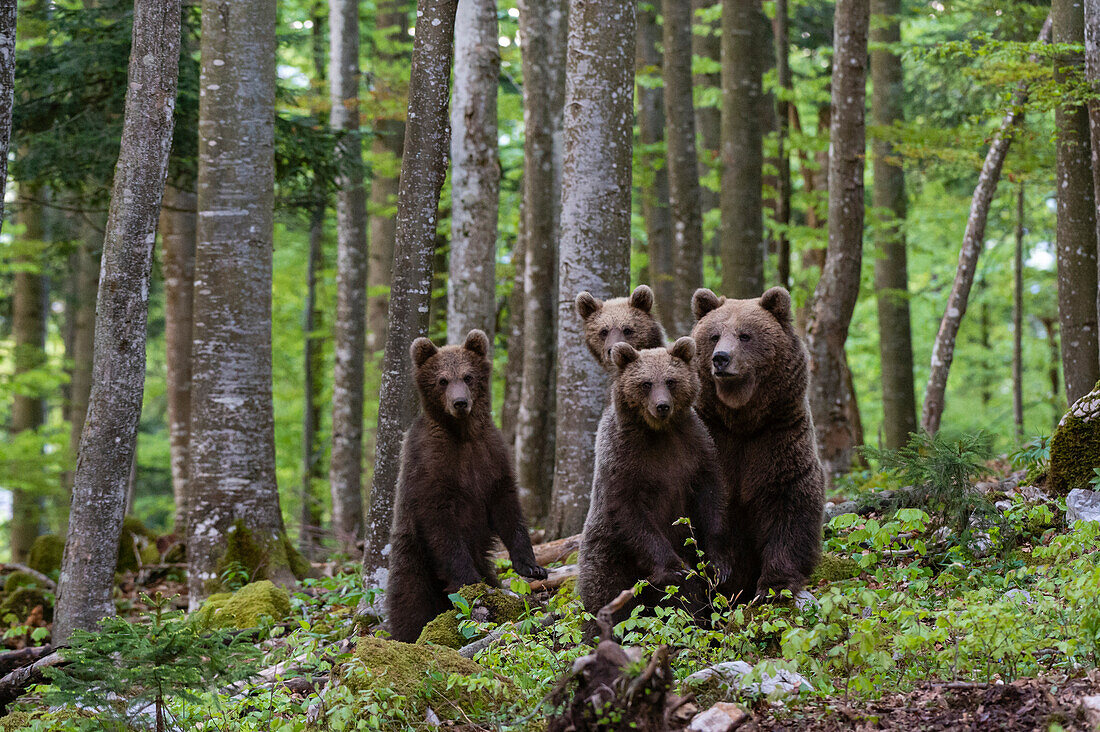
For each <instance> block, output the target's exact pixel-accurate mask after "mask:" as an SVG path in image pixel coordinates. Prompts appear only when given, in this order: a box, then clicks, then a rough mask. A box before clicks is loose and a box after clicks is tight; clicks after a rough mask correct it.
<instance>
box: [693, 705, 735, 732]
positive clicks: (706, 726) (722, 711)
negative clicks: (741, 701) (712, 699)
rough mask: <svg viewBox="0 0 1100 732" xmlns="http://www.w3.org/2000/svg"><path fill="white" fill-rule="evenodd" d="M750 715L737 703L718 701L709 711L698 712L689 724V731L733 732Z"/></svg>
mask: <svg viewBox="0 0 1100 732" xmlns="http://www.w3.org/2000/svg"><path fill="white" fill-rule="evenodd" d="M748 717H749V715H748V712H746V711H745V710H744V709H742V708H741V707H739V706H737V705H736V704H730V703H729V702H718V703H717V704H715V705H714V706H713V707H711V708H710V709H708V710H707V711H705V712H700V713H699V714H696V715H695V717H693V718H692V720H691V724H689V725H688V732H731V730H735V729H737V727H738V726H740V725H741V723H742V722H744V721H745V720H746V719H748Z"/></svg>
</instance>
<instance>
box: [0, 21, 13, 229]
mask: <svg viewBox="0 0 1100 732" xmlns="http://www.w3.org/2000/svg"><path fill="white" fill-rule="evenodd" d="M14 105H15V0H9V1H8V2H5V3H2V4H0V230H2V229H3V228H4V192H5V190H6V188H7V182H8V148H9V146H10V145H11V114H12V109H13V107H14Z"/></svg>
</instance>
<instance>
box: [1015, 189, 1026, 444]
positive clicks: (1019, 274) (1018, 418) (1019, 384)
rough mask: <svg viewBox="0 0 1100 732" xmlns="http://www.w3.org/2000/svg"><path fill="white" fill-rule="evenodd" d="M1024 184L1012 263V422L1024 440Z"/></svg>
mask: <svg viewBox="0 0 1100 732" xmlns="http://www.w3.org/2000/svg"><path fill="white" fill-rule="evenodd" d="M1024 231H1025V229H1024V184H1023V182H1022V181H1021V182H1020V185H1019V187H1018V189H1017V191H1016V251H1015V255H1014V257H1013V261H1012V421H1013V423H1014V424H1015V425H1016V440H1017V441H1018V442H1023V439H1024Z"/></svg>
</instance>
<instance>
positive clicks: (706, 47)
mask: <svg viewBox="0 0 1100 732" xmlns="http://www.w3.org/2000/svg"><path fill="white" fill-rule="evenodd" d="M718 2H719V0H691V9H692V13H693V20H694V21H696V22H698V20H699V18H698V16H699V13H700V12H703V13H710V12H711V9H712V8H714V7H715V6H717V5H718ZM696 22H693V24H692V25H693V27H694V28H695V33H694V34H693V35H692V37H691V52H692V56H698V57H699V58H700V59H704V60H705V61H706V62H708V63H710V64H713V65H715V66H717V65H720V64H721V62H722V35H721V27H720V24H719V23H718V22H707V23H699V24H698V25H696ZM694 83H695V87H696V88H697V89H704V90H705V89H717V90H719V92H720V91H721V88H722V75H721V74H720V73H718V72H714V73H702V74H696V75H695V79H694ZM695 126H696V127H697V128H698V130H699V143H700V146H701V148H702V151H701V152H702V154H701V155H700V156H699V177H700V178H703V177H705V176H708V175H709V174H710V172H711V170H712V169H715V168H721V154H722V150H721V148H722V110H721V107H720V106H719V105H718V104H698V105H696V107H695ZM720 203H721V201H720V200H719V195H718V191H717V190H714V189H711V188H709V187H707V186H702V187H701V188H700V189H699V207H700V209H701V211H702V215H703V216H704V218H705V217H706V213H707V211H712V210H714V209H716V208H718V206H719V205H720ZM718 241H719V236H718V232H715V233H714V234H713V235H712V236H711V239H710V242H709V247H708V251H709V252H710V254H711V256H712V257H713V258H714V260H715V261H717V259H718Z"/></svg>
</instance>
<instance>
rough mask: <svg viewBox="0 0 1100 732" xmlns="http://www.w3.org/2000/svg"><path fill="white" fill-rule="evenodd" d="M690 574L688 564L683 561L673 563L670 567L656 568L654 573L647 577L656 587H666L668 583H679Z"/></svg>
mask: <svg viewBox="0 0 1100 732" xmlns="http://www.w3.org/2000/svg"><path fill="white" fill-rule="evenodd" d="M687 576H688V568H687V566H686V565H685V564H684V563H683V562H681V563H680V564H678V565H677V564H673V565H671V566H668V567H663V568H661V569H657V570H654V571H653V573H652V574H650V575H649V577H648V578H647V579H648V580H649V584H651V585H653V586H654V587H665V586H666V585H678V584H680V583H681V582H683V580H684V579H685V578H686V577H687Z"/></svg>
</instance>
